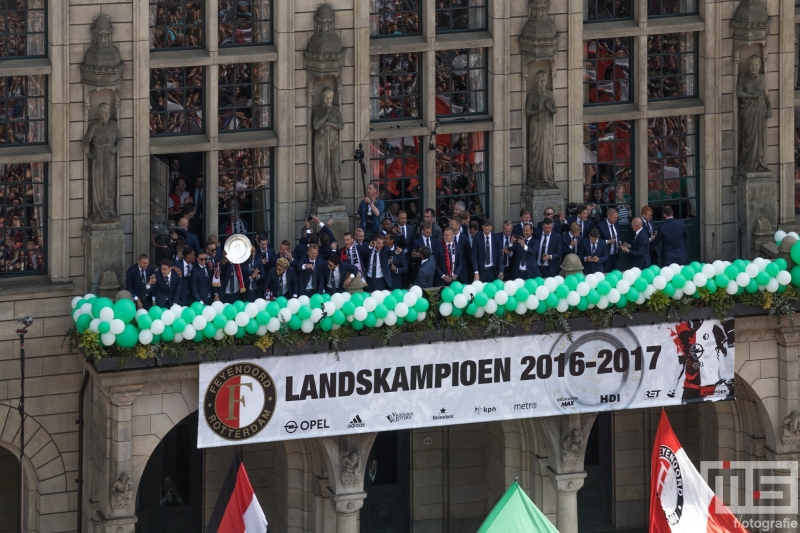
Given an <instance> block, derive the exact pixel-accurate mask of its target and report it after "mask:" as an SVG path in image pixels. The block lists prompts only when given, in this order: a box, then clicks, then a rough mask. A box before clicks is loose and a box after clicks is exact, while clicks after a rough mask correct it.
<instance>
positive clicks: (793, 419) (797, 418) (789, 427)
mask: <svg viewBox="0 0 800 533" xmlns="http://www.w3.org/2000/svg"><path fill="white" fill-rule="evenodd" d="M781 440H783V443H784V444H797V443H799V442H800V413H798V412H797V411H792V414H790V415H789V416H787V417H786V418H784V419H783V437H782V439H781Z"/></svg>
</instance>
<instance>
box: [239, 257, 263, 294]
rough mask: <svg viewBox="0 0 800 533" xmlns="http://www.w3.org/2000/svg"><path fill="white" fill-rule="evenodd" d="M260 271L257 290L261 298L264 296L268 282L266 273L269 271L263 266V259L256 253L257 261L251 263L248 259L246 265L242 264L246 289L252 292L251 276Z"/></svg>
mask: <svg viewBox="0 0 800 533" xmlns="http://www.w3.org/2000/svg"><path fill="white" fill-rule="evenodd" d="M256 270H258V272H259V277H258V279H257V280H255V290H256V292H257V293H258V295H259V297H261V295H263V294H264V281H265V280H266V277H267V276H266V272H267V269H265V268H264V265H262V264H261V259H259V257H258V254H257V253H256V257H255V260H254V261H253V262H252V263H251V262H250V260H249V259H248V260H247V261H245V262H244V263H242V278H244V288H245V289H247V290H250V276H252V275H253V272H255V271H256Z"/></svg>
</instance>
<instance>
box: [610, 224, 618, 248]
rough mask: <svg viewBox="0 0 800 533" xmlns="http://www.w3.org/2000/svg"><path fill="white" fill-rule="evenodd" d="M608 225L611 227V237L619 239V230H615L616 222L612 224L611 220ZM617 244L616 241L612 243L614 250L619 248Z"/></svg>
mask: <svg viewBox="0 0 800 533" xmlns="http://www.w3.org/2000/svg"><path fill="white" fill-rule="evenodd" d="M608 227H609V228H610V229H611V238H612V239H614V240H616V239H617V232H616V231H615V230H614V224H612V223H610V222H609V223H608ZM616 246H617V245H616V243H615V244H612V245H611V248H612V249H613V250H616V249H617V248H616Z"/></svg>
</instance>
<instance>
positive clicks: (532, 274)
mask: <svg viewBox="0 0 800 533" xmlns="http://www.w3.org/2000/svg"><path fill="white" fill-rule="evenodd" d="M513 249H514V274H513V275H514V278H515V279H516V278H521V279H532V278H539V277H541V276H542V272H541V270H540V269H539V265H537V264H536V253H537V252H538V250H539V241H537V240H536V239H534V238H533V236H531V237H529V238H528V249H527V251H526V250H525V248H524V247H523V246H522V245H521V244H518V243H514V246H513ZM523 257H524V258H525V270H520V265H521V264H522V258H523Z"/></svg>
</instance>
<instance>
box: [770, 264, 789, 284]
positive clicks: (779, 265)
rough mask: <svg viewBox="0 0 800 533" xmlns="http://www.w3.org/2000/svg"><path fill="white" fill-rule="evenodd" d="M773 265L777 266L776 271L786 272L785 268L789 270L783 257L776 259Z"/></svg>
mask: <svg viewBox="0 0 800 533" xmlns="http://www.w3.org/2000/svg"><path fill="white" fill-rule="evenodd" d="M773 263H775V264H776V265H778V270H786V269H787V268H789V265H788V264H787V263H786V259H784V258H783V257H779V258H777V259H776V260H775V261H773ZM776 275H777V274H776ZM784 286H785V285H784Z"/></svg>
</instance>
